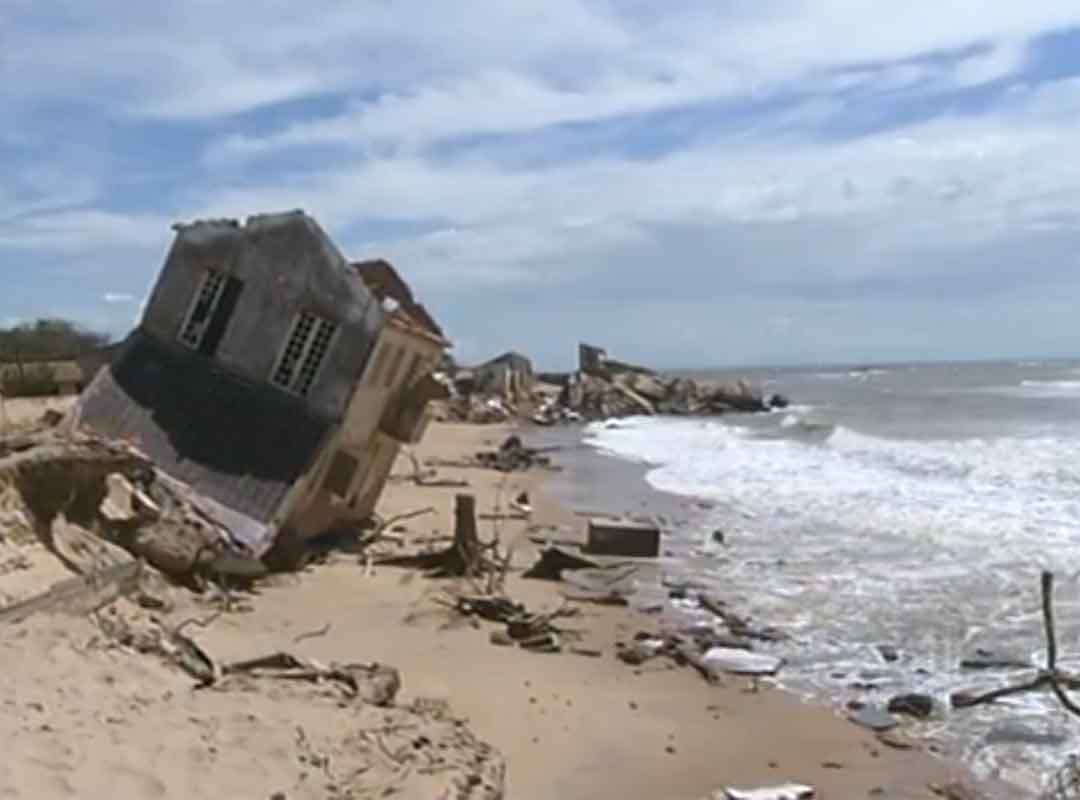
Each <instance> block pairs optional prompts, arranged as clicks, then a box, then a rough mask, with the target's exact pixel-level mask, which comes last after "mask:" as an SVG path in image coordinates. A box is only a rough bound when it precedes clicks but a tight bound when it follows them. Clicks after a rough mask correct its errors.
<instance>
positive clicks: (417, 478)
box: [405, 450, 469, 489]
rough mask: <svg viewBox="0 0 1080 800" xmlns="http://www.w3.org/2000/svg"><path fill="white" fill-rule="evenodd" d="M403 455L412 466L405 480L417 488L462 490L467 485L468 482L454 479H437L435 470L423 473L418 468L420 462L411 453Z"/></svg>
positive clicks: (406, 452) (407, 452)
mask: <svg viewBox="0 0 1080 800" xmlns="http://www.w3.org/2000/svg"><path fill="white" fill-rule="evenodd" d="M405 455H406V456H408V459H409V461H410V463H411V464H412V469H413V471H412V475H410V476H409V477H408V478H407V480H411V481H412V482H413V483H415V484H416V485H417V486H425V487H428V488H440V489H442V488H445V489H464V488H466V487H467V486H468V485H469V482H468V481H464V480H460V479H454V478H437V477H435V476H436V475H437V474H438V473H437V472H436V471H435V470H429V471H427V472H425V471H424V470H422V469H421V468H420V461H419V460H418V459H417V458H416V455H415V454H414V453H412V452H411V451H408V450H407V451H405Z"/></svg>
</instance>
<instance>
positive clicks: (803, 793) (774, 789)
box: [717, 783, 814, 800]
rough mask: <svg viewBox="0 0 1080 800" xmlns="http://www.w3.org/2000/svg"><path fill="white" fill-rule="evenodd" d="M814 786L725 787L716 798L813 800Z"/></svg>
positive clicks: (723, 799)
mask: <svg viewBox="0 0 1080 800" xmlns="http://www.w3.org/2000/svg"><path fill="white" fill-rule="evenodd" d="M813 797H814V787H813V786H804V785H803V784H801V783H785V784H783V785H781V786H764V787H762V788H760V789H725V790H724V793H723V794H721V795H719V796H718V797H717V800H813Z"/></svg>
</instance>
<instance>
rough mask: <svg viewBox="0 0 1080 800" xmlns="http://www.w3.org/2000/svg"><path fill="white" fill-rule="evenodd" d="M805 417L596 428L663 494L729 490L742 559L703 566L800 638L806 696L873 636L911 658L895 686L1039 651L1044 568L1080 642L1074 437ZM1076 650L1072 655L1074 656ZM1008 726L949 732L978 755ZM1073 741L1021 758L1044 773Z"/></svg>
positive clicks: (1040, 700) (1079, 453)
mask: <svg viewBox="0 0 1080 800" xmlns="http://www.w3.org/2000/svg"><path fill="white" fill-rule="evenodd" d="M813 416H814V415H813V413H809V414H805V413H803V414H800V413H792V414H789V415H788V416H785V417H783V418H782V419H781V420H775V418H774V425H775V429H776V432H775V434H768V435H763V433H762V430H761V429H760V427H759V426H757V425H754V426H750V425H747V426H746V427H735V426H731V425H728V424H726V423H725V422H721V421H712V420H708V421H707V420H671V419H657V418H648V419H634V420H627V421H624V422H622V423H621V424H620V427H619V428H618V429H605V428H603V427H601V426H593V427H591V428H590V429H589V430H588V432H587V437H588V440H589V441H590V442H591V443H592V444H593V445H594V446H596V447H598V448H601V449H603V450H605V451H607V452H609V453H611V454H614V455H617V456H621V457H624V458H632V459H635V460H637V461H640V462H645V463H648V464H650V465H652V466H653V469H652V470H651V471H650V472H649V475H648V480H649V481H650V483H652V484H653V485H654V486H655V487H657V488H659V489H661V490H664V491H669V492H674V493H678V494H685V495H692V496H698V497H708V498H712V499H715V500H718V501H720V502H718V503H717V505H716V510H715V511H714V512H710V513H711V514H713V515H714V517H713V518H710V519H709V520H707V521H706V524H707V525H708V526H710V527H722V528H724V529H725V530H726V531H728V532H729V534H730V535H729V536H728V540H729V543H728V546H727V549H726V551H725V552H726V554H727V555H728V556H729V559H733V560H731V561H729V563H728V564H726V565H725V564H721V563H720V562H719V561H717V563H716V565H715V566H708V564H707V563H706V565H705V566H704V567H703V569H704V574H705V575H706V577H711V578H712V579H714V580H715V581H716V582H717V585H718V586H719V587H722V588H723V591H724V592H725V594H726V595H727V596H733V597H736V598H739V600H740V602H743V603H746V604H747V606H748V607H749V608H750V610H751V611H752V613H755V614H757V615H758V616H759V617H760V618H761V619H763V620H765V621H769V622H774V623H777V624H781V625H782V626H783V627H785V629H787V630H789V631H791V632H793V633H794V634H795V635H796V637H797V638H798V639H799V645H798V646H797V648H796V649H795V650H794V651H792V652H791V653H788V652H786V651H785V655H791V656H793V660H792V664H791V665H790V666H789V667H788V668H787V669H786V670H785V672H783V673H782V676H781V677H782V679H783V680H784V682H785V684H786V685H789V686H791V687H792V688H794V689H796V690H799V691H810V692H812V693H814V692H816V693H818V694H825V695H829V694H830V693H832V692H833V691H835V689H836V685H835V682H833V683H830V678H829V677H828V676H830V675H833V674H836V673H837V672H838V671H839V672H845V671H846V668H842V667H843V665H845V664H853V665H856V666H855V667H854V669H857V667H858V665H860V664H862V665H866V664H867V663H868V662H873V660H874V658H875V657H876V656H875V651H874V649H873V647H872V644H873V643H874V642H882V641H887V642H894V643H897V644H898V645H900V646H901V647H902V649H904V650H905V651H906V652H907V653H910V654H911V660H910V661H909V662H907V663H906V664H904V665H901V666H899V667H897V669H898V670H899V671H900V673H899V677H898V678H897V684H896V685H895V687H894V688H896V689H897V690H905V689H906V690H910V689H912V688H916V687H917V688H919V690H920V691H929V692H931V693H934V694H937V695H938V696H943V695H944V694H945V693H947V692H948V691H949V690H951V689H952V688H956V687H957V686H960V685H966V684H968V683H970V682H971V680H972V678H971V676H970V675H961V674H959V673H957V672H956V666H957V663H958V662H959V659H960V657H961V655H962V654H963V653H966V652H970V651H971V649H972V647H973V646H974V645H975V644H976V643H977V644H989V645H990V646H992V647H994V646H996V647H999V648H1000V647H1003V646H1004V647H1007V648H1016V649H1019V650H1020V651H1021V652H1027V653H1031V654H1032V655H1034V656H1038V654H1039V652H1040V650H1041V647H1042V642H1041V638H1040V626H1039V619H1038V594H1037V590H1036V586H1037V581H1038V570H1039V569H1041V568H1050V569H1052V570H1054V571H1055V572H1056V573H1057V574H1058V575H1059V576H1061V578H1062V581H1061V583H1060V588H1059V593H1058V597H1059V617H1058V625H1059V638H1060V641H1063V642H1076V641H1080V592H1078V586H1077V584H1076V582H1075V581H1074V580H1070V578H1071V577H1072V576H1073V575H1074V574H1075V573H1076V570H1077V567H1076V565H1077V564H1080V439H1071V438H1068V437H1067V436H1066V435H1065V433H1064V432H1061V431H1059V433H1058V434H1057V435H1047V436H1040V437H1038V438H1024V437H1020V436H1010V437H1002V438H997V439H990V438H987V439H967V440H944V439H943V440H934V441H925V440H924V441H918V440H890V439H884V438H879V437H876V436H869V435H865V434H861V433H858V432H855V431H853V430H850V429H848V428H844V427H836V428H832V429H827V430H826V434H827V435H825V436H822V437H819V438H816V439H808V438H807V437H805V436H803V435H802V434H803V429H804V428H805V427H806V425H807V423H808V420H812V419H813ZM789 420H790V421H789ZM830 430H831V432H830ZM731 563H736V564H738V566H737V567H735V568H732V567H731V566H730V564H731ZM1068 649H1070V650H1072V651H1073V652H1070V653H1066V654H1064V656H1063V657H1064V658H1066V659H1067V660H1073V659H1076V658H1077V656H1078V653H1077V652H1075V650H1076V648H1075V647H1073V646H1071V645H1070V646H1069V648H1068ZM917 668H921V670H922V671H919V669H917ZM905 670H906V671H905ZM1052 702H1053V700H1052V698H1048V697H1043V696H1038V695H1032V696H1030V697H1026V698H1023V700H1022V703H1023V704H1024V705H1023V706H1019V705H1018V706H1015V707H1014V708H1015V709H1016V710H1017V711H1019V710H1021V708H1027V709H1029V710H1030V711H1031V712H1032V713H1035V714H1045V713H1046V710H1047V709H1048V708H1049V705H1045V704H1050V703H1052ZM950 719H951V718H950ZM999 721H1000V716H998V717H995V716H994V715H993V714H986V715H982V714H980V713H977V712H972V713H969V714H966V715H964V716H963V717H962V718H957V719H956V720H955V721H953V722H950V723H949V725H950V727H949V728H948V731H947V736H955V737H956V738H955V739H953V741H954V742H955V743H956V745H957V746H958V747H961V748H977V745H978V743H979V742H980V741H981V738H982V737H983V736H984V735H985V733H986V731H987V730H988V729H989V727H990V726H992V725H993V724H995V723H996V722H999ZM1067 746H1072V744H1070V745H1067ZM969 752H970V753H972V758H973V759H976V760H977V761H979V762H980V763H981V764H982V765H983V766H984V767H987V768H988V769H989V768H991V767H994V766H997V765H998V764H999V762H998V761H996V760H995V759H997V758H998V754H997V753H996V752H995V751H993V750H987V749H986V748H982V749H981V750H977V752H976V749H969ZM1063 752H1064V750H1063V749H1062V750H1055V749H1053V748H1041V749H1039V750H1038V751H1037V752H1035V753H1030V752H1029V753H1028V754H1027V756H1026V758H1028V759H1029V761H1028V763H1036V762H1039V763H1041V764H1042V765H1043V767H1045V768H1047V769H1049V768H1051V767H1053V766H1055V765H1056V764H1057V763H1060V761H1058V760H1057V759H1060V758H1061V757H1062V755H1063ZM1031 759H1034V761H1032V760H1031Z"/></svg>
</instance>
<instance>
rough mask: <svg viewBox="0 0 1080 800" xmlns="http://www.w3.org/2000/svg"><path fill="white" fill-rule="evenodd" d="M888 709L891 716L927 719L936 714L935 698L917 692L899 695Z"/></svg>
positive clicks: (892, 700) (890, 703)
mask: <svg viewBox="0 0 1080 800" xmlns="http://www.w3.org/2000/svg"><path fill="white" fill-rule="evenodd" d="M887 709H888V711H889V713H890V714H906V715H907V716H909V717H918V718H919V719H926V718H927V717H929V716H930V715H931V714H933V713H934V698H932V697H931V696H930V695H928V694H920V693H917V692H912V693H910V694H898V695H896V696H895V697H893V698H892V699H890V700H889V704H888V706H887Z"/></svg>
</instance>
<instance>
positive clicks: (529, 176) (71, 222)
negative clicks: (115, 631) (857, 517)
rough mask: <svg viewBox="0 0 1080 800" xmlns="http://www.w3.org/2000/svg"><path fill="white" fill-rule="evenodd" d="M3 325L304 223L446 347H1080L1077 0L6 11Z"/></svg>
mask: <svg viewBox="0 0 1080 800" xmlns="http://www.w3.org/2000/svg"><path fill="white" fill-rule="evenodd" d="M0 109H2V110H3V118H4V124H3V125H0V324H11V323H12V322H15V321H19V320H26V319H32V318H35V317H37V316H41V315H52V316H64V317H69V318H71V319H75V320H77V321H79V322H81V323H83V324H85V325H88V326H93V327H96V328H99V329H103V330H107V331H108V332H110V333H112V334H113V335H115V336H123V335H124V334H125V333H126V332H127V331H128V330H130V329H131V327H132V325H133V324H134V323H135V321H136V320H137V318H138V315H139V310H140V304H141V303H142V301H143V299H144V298H145V296H146V295H147V293H148V291H149V289H150V288H151V286H152V283H153V280H154V278H155V276H156V274H157V271H158V269H159V268H160V266H161V262H162V260H163V258H164V255H165V253H166V251H167V248H168V246H169V243H170V241H171V238H172V235H173V234H172V231H171V229H170V226H171V225H172V223H174V222H177V221H190V220H192V219H196V218H206V217H235V218H242V217H245V216H247V215H249V214H254V213H260V212H270V211H282V210H288V209H293V208H303V209H304V210H306V211H307V212H308V213H310V214H312V215H314V216H315V217H316V218H317V219H318V220H319V221H320V223H321V224H322V225H323V227H324V228H326V230H327V231H328V233H329V234H330V235H331V236H332V237H333V239H334V240H335V242H337V244H338V246H339V247H340V248H341V249H342V251H343V252H344V253H345V254H346V255H347V256H349V257H350V258H355V259H362V258H374V257H384V258H388V259H390V260H391V261H392V262H393V263H394V264H395V265H396V266H397V267H398V268H399V269H400V270H401V272H402V273H403V274H404V275H405V276H406V278H407V279H408V280H409V281H411V282H412V284H413V287H414V289H415V290H416V292H417V294H418V295H419V296H420V299H421V300H422V301H423V302H424V303H425V304H426V305H427V306H428V307H429V309H430V310H431V311H432V312H433V313H434V315H435V316H436V317H437V318H438V319H439V320H440V321H441V322H442V323H443V324H444V327H445V328H446V329H447V332H448V333H449V335H450V336H451V338H452V339H453V340H454V342H455V354H456V355H457V356H458V357H459V359H461V360H462V361H466V362H468V361H475V360H480V359H483V358H486V357H489V356H492V355H495V354H497V353H499V352H502V351H504V350H508V349H518V350H521V351H523V352H526V353H529V354H530V355H532V356H533V357H534V359H535V360H536V361H537V362H538V363H539V364H540V365H541V366H544V367H548V368H561V367H566V366H569V365H571V364H572V363H573V361H574V359H575V358H576V345H577V342H578V341H579V340H585V341H589V342H593V343H596V344H601V345H604V346H606V347H607V349H608V350H609V351H610V352H611V353H612V354H613V355H617V356H618V357H620V358H623V359H624V360H631V361H637V362H644V363H651V364H654V365H656V366H661V367H664V366H666V367H678V366H681V367H689V366H713V365H715V366H721V365H749V364H796V363H837V362H864V363H865V362H881V361H896V360H936V359H959V358H994V357H1002V358H1027V357H1033V356H1035V357H1037V356H1071V355H1072V356H1077V355H1080V313H1078V307H1080V3H1077V2H1076V1H1075V0H1025V1H1024V2H1020V3H1006V2H989V3H988V2H986V0H934V2H929V1H928V0H910V1H909V2H906V3H883V2H878V1H877V0H754V2H744V1H743V0H739V1H738V2H735V0H675V2H671V3H657V2H646V0H514V2H500V1H497V0H488V2H480V1H479V0H456V2H453V3H433V2H430V0H428V1H427V2H415V1H414V0H392V2H391V0H311V2H307V3H297V2H295V0H289V1H288V2H286V1H285V0H252V2H250V3H243V4H241V3H221V2H218V0H214V1H213V2H211V0H183V2H180V1H179V0H176V1H174V0H158V2H154V3H132V2H130V0H0Z"/></svg>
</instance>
